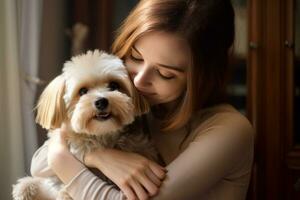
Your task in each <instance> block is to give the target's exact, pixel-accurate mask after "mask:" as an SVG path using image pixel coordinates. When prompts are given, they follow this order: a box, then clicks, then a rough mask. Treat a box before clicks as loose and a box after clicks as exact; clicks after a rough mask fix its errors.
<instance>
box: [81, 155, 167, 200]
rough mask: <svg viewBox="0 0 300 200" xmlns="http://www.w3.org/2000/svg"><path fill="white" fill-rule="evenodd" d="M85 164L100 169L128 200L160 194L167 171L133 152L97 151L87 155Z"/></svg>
mask: <svg viewBox="0 0 300 200" xmlns="http://www.w3.org/2000/svg"><path fill="white" fill-rule="evenodd" d="M84 161H85V164H86V165H87V166H89V167H96V168H98V169H99V170H100V171H101V172H102V173H103V174H105V175H106V176H107V177H108V178H109V179H111V180H112V181H113V182H114V183H115V184H116V185H117V186H118V187H119V188H120V189H121V190H122V191H123V192H124V194H125V195H126V196H127V198H128V199H137V198H138V199H147V198H148V197H149V196H154V195H156V194H157V192H158V188H159V186H160V185H161V181H162V180H163V178H164V177H165V174H166V170H165V169H164V168H163V167H161V166H160V165H158V164H157V163H155V162H153V161H151V160H148V159H147V158H145V157H143V156H141V155H139V154H136V153H131V152H124V151H120V150H116V149H97V150H95V151H93V152H91V153H88V154H86V155H85V159H84Z"/></svg>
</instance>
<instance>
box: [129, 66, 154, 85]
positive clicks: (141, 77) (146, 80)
mask: <svg viewBox="0 0 300 200" xmlns="http://www.w3.org/2000/svg"><path fill="white" fill-rule="evenodd" d="M133 83H134V85H135V87H137V88H139V87H140V88H143V87H146V86H149V85H151V84H152V83H151V70H150V69H148V68H147V67H146V66H143V67H141V69H140V70H137V71H136V73H135V76H134V78H133Z"/></svg>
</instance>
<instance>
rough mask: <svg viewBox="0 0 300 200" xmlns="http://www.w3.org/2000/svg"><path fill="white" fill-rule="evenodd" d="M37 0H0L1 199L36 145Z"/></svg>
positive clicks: (23, 171) (8, 193)
mask: <svg viewBox="0 0 300 200" xmlns="http://www.w3.org/2000/svg"><path fill="white" fill-rule="evenodd" d="M41 4H42V1H40V0H23V1H21V0H19V1H18V0H2V1H0V27H1V31H0V89H1V90H0V91H1V98H0V130H1V131H0V158H1V165H0V173H1V178H0V184H1V192H0V199H11V189H12V187H11V185H12V184H13V183H15V182H16V180H17V178H19V177H22V176H24V175H25V174H28V173H29V164H30V161H31V157H32V154H33V152H34V150H35V149H36V148H37V139H36V128H35V123H34V117H33V111H32V110H33V107H34V97H35V91H36V82H37V81H36V79H35V78H34V77H36V74H37V69H38V51H39V32H40V28H39V27H40V23H39V22H40V12H41V9H40V8H41Z"/></svg>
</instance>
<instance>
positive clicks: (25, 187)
mask: <svg viewBox="0 0 300 200" xmlns="http://www.w3.org/2000/svg"><path fill="white" fill-rule="evenodd" d="M38 188H39V181H38V180H37V179H35V178H33V177H29V176H28V177H24V178H21V179H19V180H18V182H17V184H15V185H13V191H12V196H13V199H14V200H34V198H35V196H36V195H37V193H38Z"/></svg>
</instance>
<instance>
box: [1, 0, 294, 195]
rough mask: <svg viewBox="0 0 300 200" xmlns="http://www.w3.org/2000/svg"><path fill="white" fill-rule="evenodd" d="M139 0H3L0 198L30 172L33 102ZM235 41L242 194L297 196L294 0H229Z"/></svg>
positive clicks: (35, 134) (37, 137) (106, 45)
mask: <svg viewBox="0 0 300 200" xmlns="http://www.w3.org/2000/svg"><path fill="white" fill-rule="evenodd" d="M137 2H138V0H88V1H86V0H72V1H71V0H64V1H61V0H44V1H43V0H0V30H1V31H0V89H1V91H2V95H1V98H0V159H1V164H0V173H1V174H0V186H1V190H0V199H1V200H2V199H3V200H4V199H5V200H6V199H11V195H10V193H11V185H12V184H13V183H15V181H16V180H17V178H19V177H23V176H24V175H26V174H29V173H30V170H29V167H30V162H31V157H32V155H33V153H34V151H35V150H36V149H37V148H38V147H39V146H40V145H41V144H42V143H43V142H44V140H45V138H46V133H45V130H42V129H41V128H40V127H38V126H36V124H35V122H34V111H33V108H34V107H35V103H36V101H37V97H38V96H39V95H40V92H41V91H42V90H43V88H44V87H45V85H46V84H47V83H48V82H49V81H50V80H52V79H53V78H54V77H55V76H57V75H58V74H59V73H60V72H61V69H62V66H63V63H64V62H65V61H66V60H68V59H70V57H71V56H72V55H76V54H78V53H81V52H84V51H86V50H87V49H95V48H99V49H103V50H107V51H109V50H110V46H111V44H112V41H113V40H114V36H115V33H116V30H117V28H118V27H119V26H120V24H121V23H122V20H123V19H124V18H125V17H126V16H127V15H128V13H129V12H130V10H131V9H132V8H133V7H134V6H135V5H136V3H137ZM232 3H233V5H234V9H235V14H236V41H235V44H234V47H233V49H234V58H233V59H232V77H231V81H230V85H229V87H228V92H229V94H230V101H231V103H232V104H233V105H234V106H235V107H236V108H237V109H239V110H240V111H241V112H242V113H243V114H244V115H245V116H247V117H248V118H249V120H250V121H251V122H252V124H253V125H254V127H255V130H256V144H255V145H256V146H255V162H254V164H253V173H252V179H251V184H250V188H249V191H248V199H270V200H277V199H278V200H279V199H289V200H293V199H300V117H299V115H300V0H265V1H260V0H232Z"/></svg>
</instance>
